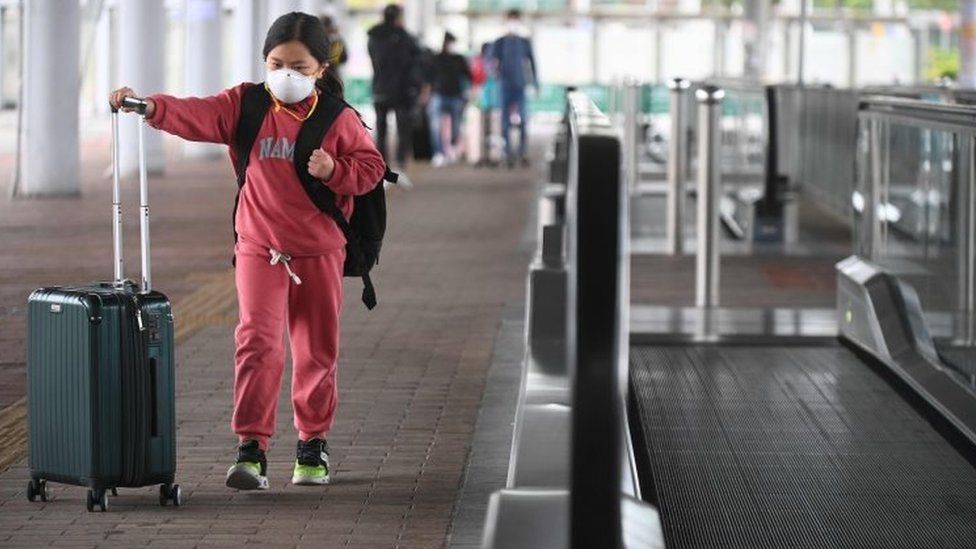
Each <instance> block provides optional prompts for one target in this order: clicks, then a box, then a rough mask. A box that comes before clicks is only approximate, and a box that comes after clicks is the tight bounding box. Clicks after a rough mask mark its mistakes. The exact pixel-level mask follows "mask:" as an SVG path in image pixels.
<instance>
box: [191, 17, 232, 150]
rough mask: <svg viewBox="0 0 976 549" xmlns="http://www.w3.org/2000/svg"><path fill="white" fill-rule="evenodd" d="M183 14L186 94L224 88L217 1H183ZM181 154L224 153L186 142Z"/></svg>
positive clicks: (214, 91)
mask: <svg viewBox="0 0 976 549" xmlns="http://www.w3.org/2000/svg"><path fill="white" fill-rule="evenodd" d="M185 16H186V19H185V21H186V33H185V37H186V49H185V50H184V51H185V62H186V65H185V68H186V76H185V80H184V82H185V86H186V95H192V96H197V97H203V96H207V95H213V94H215V93H217V92H219V91H220V90H221V88H222V87H223V86H222V84H223V82H222V78H221V77H222V76H223V71H221V66H220V60H221V59H223V56H222V55H221V49H222V48H221V45H222V43H223V41H222V40H221V24H220V21H221V18H222V14H221V7H220V0H186V13H185ZM183 153H184V154H185V155H186V156H187V157H190V158H203V157H215V156H219V155H221V154H222V153H223V147H221V146H219V145H214V144H212V143H194V142H192V141H187V142H184V144H183Z"/></svg>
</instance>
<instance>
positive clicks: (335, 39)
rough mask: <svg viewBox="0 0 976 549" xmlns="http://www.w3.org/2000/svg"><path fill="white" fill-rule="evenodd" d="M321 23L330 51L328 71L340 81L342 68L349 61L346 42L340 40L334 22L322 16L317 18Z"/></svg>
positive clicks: (340, 36)
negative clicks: (327, 38)
mask: <svg viewBox="0 0 976 549" xmlns="http://www.w3.org/2000/svg"><path fill="white" fill-rule="evenodd" d="M319 20H320V21H322V26H323V27H325V34H326V35H327V36H328V37H329V45H330V48H331V50H330V51H329V70H331V71H332V74H334V75H335V76H336V78H338V79H340V80H341V79H342V66H343V65H345V64H346V61H349V52H347V51H346V41H345V40H343V39H342V35H341V34H339V27H338V26H336V24H335V21H334V20H333V19H332V17H331V16H329V15H323V16H322V17H320V18H319Z"/></svg>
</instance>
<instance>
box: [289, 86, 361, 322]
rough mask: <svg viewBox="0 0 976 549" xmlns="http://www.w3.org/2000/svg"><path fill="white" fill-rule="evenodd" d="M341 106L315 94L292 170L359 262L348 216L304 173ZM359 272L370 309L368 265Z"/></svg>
mask: <svg viewBox="0 0 976 549" xmlns="http://www.w3.org/2000/svg"><path fill="white" fill-rule="evenodd" d="M345 108H346V103H345V102H344V101H342V100H341V99H339V98H338V97H335V96H333V95H332V94H329V93H322V94H321V95H320V96H319V103H318V107H317V108H316V109H315V112H314V113H312V116H311V117H310V118H309V119H308V120H306V121H305V122H304V123H303V124H302V128H301V129H300V130H299V131H298V137H297V138H296V139H295V158H294V162H295V171H296V172H297V173H298V179H299V181H301V182H302V187H303V188H304V189H305V193H306V194H307V195H308V197H309V199H311V201H312V203H313V204H315V206H316V207H317V208H318V209H319V210H321V211H322V213H324V214H326V215H328V216H329V217H331V218H332V220H333V221H335V223H336V225H338V227H339V230H341V231H342V234H343V236H345V237H346V242H347V244H348V245H347V246H346V253H347V254H351V255H352V257H351V258H349V259H351V260H352V261H353V263H355V264H362V263H364V262H365V261H366V257H365V255H364V254H363V252H362V250H361V249H360V247H359V235H357V234H356V231H355V230H354V229H353V228H352V225H350V224H349V220H348V219H346V216H345V215H343V213H342V211H340V210H339V206H337V205H336V201H335V196H336V195H335V193H334V192H332V189H330V188H329V187H328V185H326V184H324V183H323V182H322V181H321V180H319V179H316V178H315V177H314V176H312V174H310V173H308V160H309V158H311V157H312V152H313V151H315V149H318V148H319V147H321V146H322V140H323V139H325V134H326V133H327V132H328V131H329V128H330V127H332V124H333V123H334V122H335V121H336V119H337V118H338V117H339V115H340V114H341V113H342V111H343V110H345ZM363 272H365V273H366V274H364V275H362V279H363V296H362V300H363V304H365V305H366V308H367V309H373V307H376V290H375V288H374V287H373V281H372V279H370V277H369V272H368V269H363Z"/></svg>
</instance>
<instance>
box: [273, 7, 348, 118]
mask: <svg viewBox="0 0 976 549" xmlns="http://www.w3.org/2000/svg"><path fill="white" fill-rule="evenodd" d="M292 41H298V42H301V43H302V44H304V45H305V47H306V48H308V51H309V53H311V54H312V57H314V58H315V60H316V61H318V62H319V63H322V64H323V65H324V64H326V63H329V61H331V53H332V44H330V43H329V35H328V34H327V33H326V32H325V26H323V25H322V22H321V21H319V19H318V17H314V16H312V15H309V14H307V13H301V12H298V11H293V12H291V13H286V14H285V15H282V16H281V17H279V18H278V19H275V22H274V23H272V24H271V28H269V29H268V36H267V37H266V38H265V39H264V49H263V50H262V54H263V55H264V58H265V59H267V58H268V54H269V53H271V50H273V49H275V48H276V47H278V46H280V45H281V44H284V43H285V42H292ZM315 85H316V86H317V87H318V88H319V89H320V90H322V91H324V92H328V93H331V94H332V95H335V96H337V97H339V98H340V99H342V96H343V86H342V80H340V79H339V76H338V75H336V73H335V72H334V71H333V70H332V66H331V65H330V66H329V67H326V69H325V72H324V73H323V74H322V78H319V79H318V80H317V81H316V82H315Z"/></svg>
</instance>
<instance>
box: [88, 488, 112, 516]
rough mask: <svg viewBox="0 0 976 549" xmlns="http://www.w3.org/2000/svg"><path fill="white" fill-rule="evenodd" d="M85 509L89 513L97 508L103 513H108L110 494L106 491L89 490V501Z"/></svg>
mask: <svg viewBox="0 0 976 549" xmlns="http://www.w3.org/2000/svg"><path fill="white" fill-rule="evenodd" d="M85 507H86V508H87V509H88V511H89V512H91V511H94V510H95V507H98V509H99V510H100V511H102V512H103V513H104V512H105V511H108V492H107V491H106V490H104V489H98V490H88V500H87V501H86V502H85Z"/></svg>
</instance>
